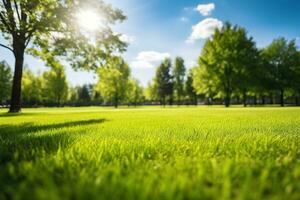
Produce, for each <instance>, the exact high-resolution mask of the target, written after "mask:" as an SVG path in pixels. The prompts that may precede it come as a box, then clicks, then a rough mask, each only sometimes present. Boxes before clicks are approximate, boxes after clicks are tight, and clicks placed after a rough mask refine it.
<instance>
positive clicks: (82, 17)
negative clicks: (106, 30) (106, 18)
mask: <svg viewBox="0 0 300 200" xmlns="http://www.w3.org/2000/svg"><path fill="white" fill-rule="evenodd" d="M76 19H77V22H78V24H79V26H80V27H81V28H82V29H84V30H85V31H88V32H95V31H97V30H99V29H100V28H101V27H102V25H103V23H102V22H103V21H102V19H101V17H100V15H99V14H97V13H96V12H95V11H93V10H81V11H79V12H78V13H77V15H76Z"/></svg>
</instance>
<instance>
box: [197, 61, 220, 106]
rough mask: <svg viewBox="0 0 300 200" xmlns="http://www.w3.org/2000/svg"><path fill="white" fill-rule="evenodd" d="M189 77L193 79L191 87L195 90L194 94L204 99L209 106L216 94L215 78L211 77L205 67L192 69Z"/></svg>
mask: <svg viewBox="0 0 300 200" xmlns="http://www.w3.org/2000/svg"><path fill="white" fill-rule="evenodd" d="M191 76H192V78H193V82H192V87H193V88H195V91H196V93H197V94H198V95H203V96H204V97H206V98H207V99H208V102H209V104H211V103H212V101H213V99H214V97H216V96H217V94H218V89H217V84H216V82H217V81H218V80H217V78H216V76H211V74H209V73H208V72H207V68H205V67H196V68H194V69H193V70H192V71H191Z"/></svg>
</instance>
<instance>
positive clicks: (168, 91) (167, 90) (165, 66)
mask: <svg viewBox="0 0 300 200" xmlns="http://www.w3.org/2000/svg"><path fill="white" fill-rule="evenodd" d="M171 68H172V64H171V60H170V59H169V58H167V59H165V60H164V61H163V62H162V63H161V64H160V66H159V67H158V68H157V70H156V76H155V79H154V82H155V85H156V86H155V88H156V89H157V95H158V97H159V99H160V101H161V104H162V105H164V106H165V105H166V100H167V99H168V100H169V101H171V99H172V95H173V77H172V75H171Z"/></svg>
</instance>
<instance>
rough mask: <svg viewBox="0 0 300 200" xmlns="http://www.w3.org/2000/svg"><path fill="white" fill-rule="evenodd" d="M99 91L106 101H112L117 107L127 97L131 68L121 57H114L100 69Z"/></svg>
mask: <svg viewBox="0 0 300 200" xmlns="http://www.w3.org/2000/svg"><path fill="white" fill-rule="evenodd" d="M98 73H99V82H98V85H97V91H99V93H100V94H101V95H102V97H103V98H104V99H105V100H106V102H112V103H113V105H114V106H115V107H116V108H117V107H118V106H119V104H120V103H122V102H123V101H124V100H125V99H126V94H127V89H128V84H129V78H130V69H129V67H128V65H127V63H125V61H124V60H123V59H122V58H120V57H112V58H110V60H109V62H108V63H107V64H106V66H104V67H103V68H100V69H99V72H98Z"/></svg>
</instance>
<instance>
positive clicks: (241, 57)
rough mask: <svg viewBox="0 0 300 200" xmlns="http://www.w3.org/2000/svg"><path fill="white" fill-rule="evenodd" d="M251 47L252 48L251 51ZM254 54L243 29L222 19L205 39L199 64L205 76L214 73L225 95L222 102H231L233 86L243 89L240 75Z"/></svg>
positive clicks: (245, 84) (247, 66)
mask: <svg viewBox="0 0 300 200" xmlns="http://www.w3.org/2000/svg"><path fill="white" fill-rule="evenodd" d="M252 51H253V52H252ZM254 55H255V44H254V42H253V41H252V38H248V37H247V34H246V31H245V29H243V28H241V27H238V26H232V25H231V24H229V23H226V24H225V25H224V26H223V28H222V29H221V30H218V29H216V30H215V33H214V35H213V36H212V38H211V39H210V40H207V41H206V43H205V45H204V49H203V51H202V55H201V57H200V67H204V68H206V69H205V70H206V72H207V73H208V76H211V77H215V78H216V79H217V80H218V81H216V82H215V83H216V88H218V89H219V90H220V91H221V92H222V94H223V95H224V97H225V106H226V107H228V106H229V105H230V102H231V96H232V93H233V92H234V90H243V92H244V93H245V92H246V90H247V88H246V87H247V84H248V83H246V82H244V79H243V78H242V77H246V76H248V73H247V68H250V67H251V66H249V63H251V59H253V56H254Z"/></svg>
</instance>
